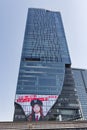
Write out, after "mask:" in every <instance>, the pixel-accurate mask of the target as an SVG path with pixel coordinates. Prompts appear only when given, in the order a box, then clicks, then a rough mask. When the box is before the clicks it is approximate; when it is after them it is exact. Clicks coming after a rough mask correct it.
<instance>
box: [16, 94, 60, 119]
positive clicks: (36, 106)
mask: <svg viewBox="0 0 87 130" xmlns="http://www.w3.org/2000/svg"><path fill="white" fill-rule="evenodd" d="M57 98H58V96H57V95H33V94H29V95H19V94H17V95H16V99H15V102H16V103H17V104H19V105H20V106H21V108H22V109H23V111H24V113H25V116H26V118H27V120H29V121H39V120H44V118H45V116H46V115H47V113H48V112H49V110H50V109H51V108H52V106H53V105H54V104H55V102H56V100H57Z"/></svg>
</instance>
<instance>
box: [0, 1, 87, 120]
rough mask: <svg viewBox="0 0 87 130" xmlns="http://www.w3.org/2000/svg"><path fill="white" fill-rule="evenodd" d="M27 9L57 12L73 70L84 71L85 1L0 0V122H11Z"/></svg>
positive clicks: (86, 53) (86, 61)
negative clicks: (60, 18)
mask: <svg viewBox="0 0 87 130" xmlns="http://www.w3.org/2000/svg"><path fill="white" fill-rule="evenodd" d="M29 7H34V8H44V9H48V10H52V11H60V12H61V15H62V20H63V24H64V29H65V33H66V39H67V43H68V47H69V51H70V56H71V60H72V67H74V68H77V67H78V68H85V69H87V58H86V56H87V0H0V121H12V120H13V113H14V98H15V91H16V84H17V77H18V71H19V64H20V57H21V51H22V45H23V38H24V31H25V24H26V17H27V11H28V8H29Z"/></svg>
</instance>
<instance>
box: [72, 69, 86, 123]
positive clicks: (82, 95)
mask: <svg viewBox="0 0 87 130" xmlns="http://www.w3.org/2000/svg"><path fill="white" fill-rule="evenodd" d="M72 71H73V76H74V80H75V85H76V89H77V93H78V97H79V100H80V106H81V111H82V117H83V119H84V120H87V70H85V69H72Z"/></svg>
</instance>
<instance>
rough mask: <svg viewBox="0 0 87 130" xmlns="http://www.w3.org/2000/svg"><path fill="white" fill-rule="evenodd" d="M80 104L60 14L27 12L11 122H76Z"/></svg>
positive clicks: (39, 11) (41, 11)
mask: <svg viewBox="0 0 87 130" xmlns="http://www.w3.org/2000/svg"><path fill="white" fill-rule="evenodd" d="M79 118H81V111H80V103H79V99H78V95H77V91H76V87H75V82H74V78H73V75H72V69H71V60H70V56H69V51H68V47H67V42H66V38H65V33H64V28H63V24H62V20H61V15H60V12H53V11H49V10H44V9H34V8H30V9H29V10H28V16H27V22H26V29H25V36H24V43H23V49H22V56H21V62H20V69H19V76H18V82H17V90H16V96H15V112H14V121H24V120H26V121H38V120H58V121H62V120H77V119H79Z"/></svg>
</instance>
